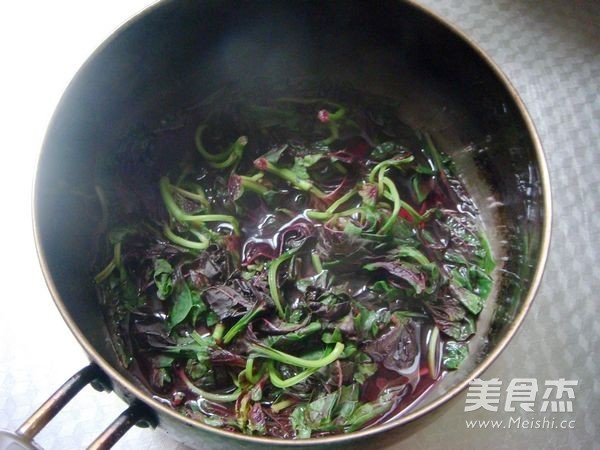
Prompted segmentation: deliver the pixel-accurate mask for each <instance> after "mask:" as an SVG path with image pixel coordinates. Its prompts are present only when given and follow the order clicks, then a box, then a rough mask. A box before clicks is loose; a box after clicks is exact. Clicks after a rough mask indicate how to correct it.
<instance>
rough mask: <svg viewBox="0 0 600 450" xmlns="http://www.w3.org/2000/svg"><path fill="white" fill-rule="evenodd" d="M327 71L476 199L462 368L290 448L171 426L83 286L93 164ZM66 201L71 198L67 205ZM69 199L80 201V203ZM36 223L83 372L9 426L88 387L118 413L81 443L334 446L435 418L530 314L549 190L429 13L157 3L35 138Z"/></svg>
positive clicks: (86, 72)
mask: <svg viewBox="0 0 600 450" xmlns="http://www.w3.org/2000/svg"><path fill="white" fill-rule="evenodd" d="M249 73H251V74H252V75H253V76H269V77H271V78H274V79H286V78H289V77H298V76H302V75H312V76H315V75H316V76H325V77H329V78H333V79H337V80H344V81H348V82H351V83H353V84H354V85H356V86H357V87H359V88H362V89H365V90H369V91H375V92H379V93H384V94H386V95H389V96H392V97H395V98H397V99H399V100H400V101H401V103H402V104H403V105H405V107H404V111H405V118H406V120H407V121H408V122H409V123H411V124H412V125H414V126H416V127H421V128H427V129H428V130H431V131H432V132H433V133H434V134H435V135H436V137H437V138H438V140H439V142H440V144H441V145H440V146H441V147H442V148H443V149H444V150H445V151H447V152H449V153H451V154H454V156H455V157H456V161H457V164H458V167H459V171H460V172H461V175H462V177H463V179H464V181H465V183H466V184H467V186H468V187H469V189H470V192H471V194H472V195H473V196H474V197H475V199H476V201H477V202H478V204H479V206H480V209H481V211H482V213H483V219H484V222H485V225H486V227H487V229H488V230H489V233H490V234H491V236H492V245H493V250H494V252H495V253H496V256H498V257H499V258H500V259H501V260H502V267H501V269H498V270H497V271H496V273H495V277H496V286H497V288H496V290H495V292H494V293H493V295H492V297H491V298H490V299H489V300H488V305H487V306H486V309H485V314H484V315H483V317H482V318H480V324H479V332H478V334H477V335H476V336H475V337H474V338H473V340H472V342H471V353H472V354H471V357H470V359H469V360H468V361H467V362H466V363H465V364H463V366H462V367H461V369H460V370H458V371H456V372H452V373H450V374H449V375H448V376H446V377H445V378H444V379H443V381H442V382H441V383H440V384H439V385H437V386H436V388H435V389H434V390H432V391H431V392H429V393H428V394H427V396H426V397H425V398H424V399H423V400H421V401H420V402H419V403H418V404H417V405H415V406H414V407H413V408H412V409H411V410H410V411H407V412H406V413H405V414H403V415H401V416H399V417H397V418H395V419H393V420H391V421H388V422H386V423H383V424H380V425H377V426H374V427H372V428H368V429H364V430H360V431H357V432H354V433H350V434H347V435H336V436H331V437H324V438H313V439H309V440H303V441H295V440H281V439H274V438H266V437H256V436H247V435H242V434H235V433H232V432H228V431H224V430H221V429H215V428H211V427H209V426H206V425H203V424H201V423H198V422H195V421H193V420H191V419H189V418H185V417H183V416H180V415H179V414H177V413H176V412H175V411H173V410H171V409H169V408H168V407H167V406H165V405H164V404H161V403H159V402H158V401H156V400H154V399H153V398H152V396H151V395H150V393H149V392H147V391H146V390H145V389H144V388H142V387H141V386H140V384H139V383H137V382H136V381H135V379H134V378H133V377H132V376H131V374H129V373H128V372H127V371H125V370H124V369H123V368H122V367H121V366H120V365H119V363H118V362H117V358H116V356H115V354H114V351H113V349H112V347H111V345H110V344H109V338H108V335H107V331H106V327H105V325H104V322H103V320H102V314H101V312H100V310H99V306H98V305H97V302H96V295H95V293H94V290H93V285H92V282H91V276H90V264H89V261H90V260H91V257H92V254H93V248H92V245H91V242H92V240H91V236H92V232H93V230H94V227H95V226H96V224H97V221H98V217H99V214H98V212H99V206H98V204H97V203H96V201H95V200H94V197H93V192H94V186H93V176H92V173H93V167H94V163H95V160H96V156H97V155H98V153H99V152H110V151H113V149H114V148H115V147H116V142H117V140H118V139H119V138H120V137H121V136H123V134H124V133H125V132H126V131H127V130H128V129H130V128H131V127H133V126H135V125H137V124H139V123H145V122H151V121H156V119H157V118H159V117H161V116H162V115H163V114H164V112H165V111H170V110H174V109H177V108H181V107H182V106H185V105H186V104H188V103H189V101H190V99H191V96H193V97H194V98H201V97H202V96H203V95H207V94H209V93H210V92H211V89H212V88H213V87H214V86H215V85H217V84H220V83H221V82H223V81H226V80H234V81H236V82H237V83H241V84H242V85H243V83H244V82H245V81H244V80H245V77H246V76H247V75H248V74H249ZM74 192H78V193H79V194H78V195H75V194H74ZM81 193H84V194H90V195H89V196H88V195H80V194H81ZM33 212H34V228H35V239H36V244H37V249H38V253H39V258H40V262H41V266H42V270H43V272H44V276H45V278H46V281H47V284H48V288H49V289H50V291H51V293H52V297H53V298H54V301H55V303H56V306H57V307H58V309H59V310H60V312H61V314H62V316H63V318H64V320H65V322H66V323H67V326H68V327H69V328H70V329H71V331H72V332H73V334H74V335H75V337H76V338H77V340H78V341H79V343H80V344H81V346H82V347H83V348H84V349H85V351H86V352H87V354H88V355H89V358H90V360H91V361H92V364H91V365H90V366H89V367H87V368H85V369H83V370H82V371H81V372H80V373H78V374H77V375H75V377H74V378H73V379H71V380H69V382H67V383H66V384H65V386H63V388H61V389H60V390H59V391H58V392H57V393H56V394H55V395H54V396H53V397H52V398H51V399H50V400H49V401H48V402H47V403H46V404H45V405H44V406H43V407H42V408H41V409H40V410H39V411H38V412H36V413H35V414H34V415H33V416H32V418H30V419H29V420H28V421H26V422H25V423H24V425H23V426H22V427H21V428H20V429H19V431H18V435H19V436H20V438H21V439H22V440H27V439H31V438H33V436H34V435H35V434H36V433H37V432H38V431H39V430H40V429H41V427H42V426H43V425H44V424H45V423H47V421H48V420H49V419H50V418H51V417H52V416H53V415H54V414H55V413H56V412H57V411H58V410H59V409H60V408H61V407H62V406H63V405H64V404H65V403H66V402H67V401H68V400H69V399H70V398H71V397H72V396H73V395H74V394H75V393H76V392H77V391H78V390H79V389H80V388H81V387H82V386H84V385H85V384H86V383H88V382H91V381H92V380H95V385H96V386H100V387H104V388H105V389H112V390H114V391H115V392H116V393H117V395H119V396H120V397H121V398H123V399H124V400H125V401H126V402H127V403H128V404H129V405H131V406H130V407H129V408H128V409H127V410H126V411H125V413H124V414H123V415H122V416H121V417H119V418H118V419H117V420H116V421H115V423H113V425H111V427H109V429H108V430H107V431H106V432H105V433H104V434H103V435H102V436H101V437H100V438H99V439H98V440H97V441H96V442H95V443H94V444H93V445H92V447H93V448H108V447H110V446H111V445H112V444H113V443H114V442H116V440H117V439H118V438H119V437H120V436H121V435H122V434H123V433H124V432H125V431H126V430H127V429H128V428H129V427H130V426H132V425H133V424H135V423H145V424H151V425H157V426H158V427H160V428H162V429H163V430H165V431H167V432H168V433H170V434H172V436H173V437H174V438H175V439H176V440H178V441H181V442H184V443H187V444H189V445H192V446H193V445H194V443H197V442H202V443H203V445H209V446H210V442H211V440H218V441H221V442H222V441H223V440H227V439H229V440H233V441H238V443H239V442H240V441H244V442H246V443H255V444H266V445H274V444H282V445H296V446H297V445H303V446H304V445H310V444H321V445H325V444H328V445H329V444H333V443H340V442H341V443H346V442H347V441H354V440H357V439H360V438H365V437H368V436H372V435H374V434H376V433H380V432H383V431H385V430H389V429H391V428H394V427H398V426H401V425H403V424H406V423H408V422H410V421H413V420H415V419H417V418H419V417H421V416H423V415H424V414H426V413H428V412H430V411H432V410H434V409H436V408H438V407H440V406H441V405H443V404H444V403H445V402H447V401H448V400H449V399H450V398H452V397H453V396H455V395H456V394H457V393H459V392H460V391H461V390H462V389H464V388H465V387H466V386H467V384H468V383H469V381H470V380H472V379H473V378H475V377H477V376H478V375H479V374H481V373H482V371H484V370H485V369H486V368H487V367H488V366H489V365H490V364H491V363H492V362H493V361H494V359H495V358H496V357H497V356H498V354H499V353H500V352H501V351H502V350H503V349H504V347H505V346H506V344H507V343H508V341H509V340H510V339H511V337H512V336H513V335H514V334H515V332H516V330H517V328H518V327H519V325H520V324H521V322H522V321H523V318H524V316H525V314H526V312H527V310H528V309H529V307H530V305H531V302H532V300H533V297H534V294H535V292H536V290H537V287H538V284H539V283H540V279H541V276H542V270H543V267H544V263H545V260H546V255H547V251H548V244H549V237H550V212H551V211H550V189H549V185H548V173H547V169H546V163H545V161H544V157H543V154H542V149H541V146H540V142H539V139H538V137H537V135H536V132H535V130H534V127H533V124H532V122H531V119H530V118H529V116H528V114H527V112H526V111H525V108H524V106H523V103H522V102H521V100H520V99H519V97H518V96H517V94H516V92H515V91H514V89H513V88H512V87H511V85H510V84H509V82H508V81H507V80H506V78H505V77H504V76H503V75H502V73H501V72H500V71H499V70H498V68H497V67H496V66H495V65H494V64H493V63H492V62H491V61H490V59H489V58H488V57H487V56H486V55H485V54H484V53H483V52H482V51H481V50H480V49H478V48H477V47H476V46H475V45H474V44H473V43H471V42H470V41H469V40H468V38H467V37H465V36H464V35H463V34H462V33H461V32H460V31H458V30H457V29H456V28H454V27H452V26H451V25H449V24H447V23H445V22H443V21H442V20H441V19H440V18H438V17H436V16H435V15H434V14H432V13H431V12H429V11H427V10H425V9H423V8H422V7H420V6H418V5H416V4H414V3H412V2H399V1H392V0H389V1H378V2H363V1H358V0H357V1H341V0H339V1H338V0H336V1H328V2H322V1H318V0H314V1H312V0H310V1H306V2H281V1H260V2H258V1H246V2H236V1H197V2H193V1H184V0H180V1H179V0H172V1H165V2H161V3H159V4H157V5H155V6H152V7H150V8H148V9H147V10H145V11H144V12H142V13H141V14H139V15H138V16H137V17H135V18H134V19H132V20H131V21H129V22H128V23H127V24H125V25H124V26H122V27H121V28H120V29H119V30H118V31H117V32H116V33H114V34H113V35H112V36H111V37H110V38H109V39H108V40H107V41H106V42H105V43H104V44H103V45H102V46H101V47H100V48H99V49H98V50H96V52H95V53H94V54H93V55H92V56H91V57H90V58H89V60H88V61H87V62H86V63H85V65H84V66H83V67H82V68H81V69H80V70H79V72H78V73H77V75H76V76H75V78H74V79H73V81H72V82H71V84H70V85H69V87H68V89H67V90H66V92H65V93H64V95H63V97H62V99H61V101H60V104H59V105H58V108H57V110H56V112H55V114H54V117H53V119H52V122H51V125H50V127H49V130H48V132H47V136H46V140H45V142H44V147H43V151H42V152H41V155H40V159H39V163H38V169H37V176H36V182H35V201H34V211H33Z"/></svg>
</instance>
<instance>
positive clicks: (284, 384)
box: [267, 361, 319, 409]
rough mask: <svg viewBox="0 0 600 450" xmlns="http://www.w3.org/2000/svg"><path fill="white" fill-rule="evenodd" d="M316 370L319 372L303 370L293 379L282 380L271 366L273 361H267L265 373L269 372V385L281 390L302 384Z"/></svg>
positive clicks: (273, 366) (273, 365)
mask: <svg viewBox="0 0 600 450" xmlns="http://www.w3.org/2000/svg"><path fill="white" fill-rule="evenodd" d="M317 370H319V369H318V368H313V369H306V370H303V371H302V372H300V373H299V374H298V375H295V376H293V377H290V378H287V379H285V380H284V379H283V378H281V377H280V376H279V374H278V373H277V369H276V368H275V364H273V361H269V363H268V366H267V371H268V372H269V380H270V381H271V384H272V385H273V386H275V387H278V388H281V389H287V388H289V387H291V386H294V385H295V384H298V383H301V382H303V381H304V380H306V379H307V378H308V377H310V376H311V375H312V374H313V373H315V372H316V371H317ZM282 403H283V402H282ZM288 406H289V405H288ZM286 407H287V406H284V407H283V408H286ZM283 408H282V409H283Z"/></svg>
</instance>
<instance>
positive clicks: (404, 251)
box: [396, 247, 431, 266]
mask: <svg viewBox="0 0 600 450" xmlns="http://www.w3.org/2000/svg"><path fill="white" fill-rule="evenodd" d="M396 257H398V258H406V257H408V258H412V259H414V260H415V261H416V262H418V263H419V264H421V265H423V266H426V265H427V264H430V263H431V261H429V259H427V257H426V256H425V255H424V254H423V253H421V252H420V251H419V250H417V249H416V248H413V247H400V248H399V249H398V252H397V253H396Z"/></svg>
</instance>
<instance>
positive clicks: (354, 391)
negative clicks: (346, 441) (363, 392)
mask: <svg viewBox="0 0 600 450" xmlns="http://www.w3.org/2000/svg"><path fill="white" fill-rule="evenodd" d="M359 394H360V389H359V387H358V385H356V384H351V385H349V386H342V388H341V390H340V398H339V399H338V402H337V404H336V405H335V408H334V410H333V416H334V417H335V419H334V422H335V423H345V422H346V421H347V419H348V417H350V416H352V413H353V412H354V411H355V410H356V406H357V405H358V404H359V403H358V397H359Z"/></svg>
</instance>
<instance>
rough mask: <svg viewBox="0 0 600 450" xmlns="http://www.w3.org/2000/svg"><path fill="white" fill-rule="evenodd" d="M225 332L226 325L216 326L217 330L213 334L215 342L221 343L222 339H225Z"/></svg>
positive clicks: (219, 324)
mask: <svg viewBox="0 0 600 450" xmlns="http://www.w3.org/2000/svg"><path fill="white" fill-rule="evenodd" d="M224 331H225V325H223V324H222V323H218V324H216V325H215V329H214V330H213V333H212V338H213V339H214V340H215V341H217V342H218V341H220V340H221V338H222V337H223V332H224Z"/></svg>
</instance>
